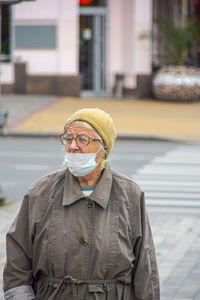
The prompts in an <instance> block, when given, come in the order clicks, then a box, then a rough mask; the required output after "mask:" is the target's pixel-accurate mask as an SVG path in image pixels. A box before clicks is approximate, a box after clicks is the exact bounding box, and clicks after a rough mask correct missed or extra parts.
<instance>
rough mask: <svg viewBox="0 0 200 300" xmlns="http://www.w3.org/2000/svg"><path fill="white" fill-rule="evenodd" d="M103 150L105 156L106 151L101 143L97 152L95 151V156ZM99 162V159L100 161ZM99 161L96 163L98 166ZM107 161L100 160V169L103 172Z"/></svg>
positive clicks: (104, 159)
mask: <svg viewBox="0 0 200 300" xmlns="http://www.w3.org/2000/svg"><path fill="white" fill-rule="evenodd" d="M101 149H103V150H104V152H105V154H106V149H105V147H104V145H103V144H102V143H101V145H100V147H99V150H98V151H97V153H96V155H97V154H98V153H99V151H100V150H101ZM100 160H101V159H100ZM100 160H99V161H98V163H97V164H99V162H100ZM106 161H107V159H106V158H102V161H101V164H100V169H101V170H103V169H104V168H105V164H106Z"/></svg>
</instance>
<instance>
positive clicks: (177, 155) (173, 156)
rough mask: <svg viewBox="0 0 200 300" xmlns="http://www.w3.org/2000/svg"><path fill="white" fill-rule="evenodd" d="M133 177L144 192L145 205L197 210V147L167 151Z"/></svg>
mask: <svg viewBox="0 0 200 300" xmlns="http://www.w3.org/2000/svg"><path fill="white" fill-rule="evenodd" d="M132 178H133V180H134V181H135V182H137V183H138V184H139V185H140V186H141V188H142V189H143V190H144V191H145V194H146V203H147V206H168V207H185V208H200V146H199V145H182V146H179V147H177V148H175V149H173V150H169V151H168V152H166V153H165V154H163V155H161V156H158V157H155V158H154V159H153V160H152V161H150V162H149V163H148V164H146V165H144V166H143V167H142V168H141V169H139V170H138V171H137V173H136V174H134V175H132Z"/></svg>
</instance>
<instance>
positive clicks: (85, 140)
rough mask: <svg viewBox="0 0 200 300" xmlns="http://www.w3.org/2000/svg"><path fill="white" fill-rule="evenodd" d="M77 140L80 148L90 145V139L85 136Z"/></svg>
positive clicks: (78, 137) (82, 135) (79, 136)
mask: <svg viewBox="0 0 200 300" xmlns="http://www.w3.org/2000/svg"><path fill="white" fill-rule="evenodd" d="M76 140H77V143H78V145H79V146H86V145H88V144H89V137H88V136H87V135H84V134H81V135H78V136H77V139H76Z"/></svg>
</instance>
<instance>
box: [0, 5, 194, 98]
mask: <svg viewBox="0 0 200 300" xmlns="http://www.w3.org/2000/svg"><path fill="white" fill-rule="evenodd" d="M0 3H2V4H1V5H2V7H1V10H2V22H1V32H2V35H1V61H2V62H1V85H2V93H3V94H9V93H18V94H48V95H49V94H53V95H65V96H80V95H86V96H87V95H98V96H111V95H118V96H119V95H120V93H122V92H123V95H124V96H131V97H132V96H135V95H137V96H145V97H149V96H152V89H151V82H152V74H153V73H154V72H155V71H156V70H158V69H159V68H160V67H161V66H163V65H168V64H173V61H170V59H169V58H167V57H166V51H165V50H166V49H164V48H166V47H165V41H166V40H167V42H168V44H169V41H170V37H169V36H168V37H166V36H165V41H163V40H162V41H161V39H160V38H158V35H159V32H161V29H162V28H161V27H162V26H158V23H157V22H155V20H156V19H157V18H158V17H159V18H162V19H164V20H165V21H166V22H167V23H168V24H170V23H171V22H173V23H174V25H175V26H176V27H177V28H182V27H184V26H185V25H187V21H188V20H190V19H193V20H194V21H195V24H196V26H197V27H198V25H199V24H200V1H199V0H173V1H172V0H125V1H122V0H109V1H108V0H67V1H66V0H57V1H55V0H29V1H27V0H26V1H17V0H14V1H12V0H11V1H9V0H8V1H5V0H1V1H0ZM13 3H18V4H17V5H8V4H13ZM3 4H4V5H3ZM6 4H7V5H6ZM145 34H146V35H148V36H149V38H144V35H145ZM142 36H143V38H142ZM176 38H178V36H176ZM181 42H182V41H180V39H179V48H180V44H181ZM189 44H190V45H188V43H187V45H185V49H184V51H185V52H187V53H185V57H184V60H183V61H182V62H181V64H185V65H192V66H194V65H195V66H199V64H200V43H199V40H198V38H194V35H193V36H192V37H191V38H190V40H189ZM188 46H190V49H188ZM179 50H180V49H179ZM186 50H187V51H186ZM168 51H169V49H168ZM168 53H169V52H168ZM163 54H164V55H163ZM121 86H122V87H123V91H121V92H120V90H121Z"/></svg>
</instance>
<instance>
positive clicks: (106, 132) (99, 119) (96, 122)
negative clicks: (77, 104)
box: [65, 108, 117, 157]
mask: <svg viewBox="0 0 200 300" xmlns="http://www.w3.org/2000/svg"><path fill="white" fill-rule="evenodd" d="M73 121H83V122H87V123H88V124H90V125H91V126H92V127H93V128H94V130H95V131H96V132H97V133H98V134H99V135H100V137H101V138H102V140H103V143H104V146H105V150H106V157H107V156H108V155H109V153H110V152H111V149H112V147H113V145H114V142H115V139H116V136H117V133H116V129H115V126H114V123H113V120H112V118H111V116H110V115H109V114H107V113H106V112H105V111H103V110H101V109H99V108H83V109H80V110H78V111H76V112H75V113H74V114H73V115H72V116H71V117H70V118H69V119H68V120H67V123H66V125H65V128H67V126H68V124H69V123H71V122H73Z"/></svg>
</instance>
